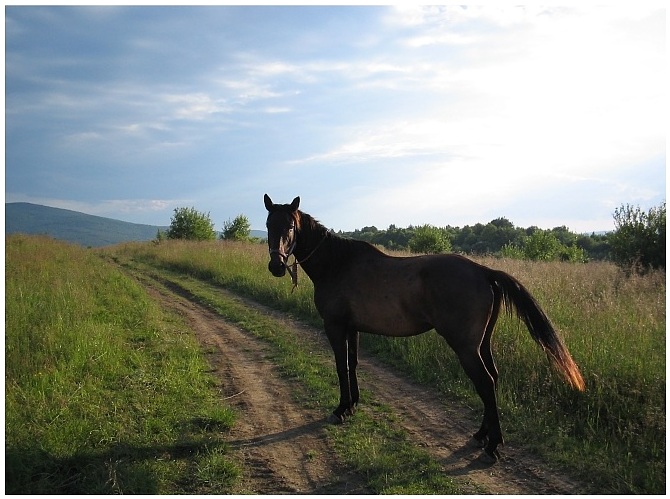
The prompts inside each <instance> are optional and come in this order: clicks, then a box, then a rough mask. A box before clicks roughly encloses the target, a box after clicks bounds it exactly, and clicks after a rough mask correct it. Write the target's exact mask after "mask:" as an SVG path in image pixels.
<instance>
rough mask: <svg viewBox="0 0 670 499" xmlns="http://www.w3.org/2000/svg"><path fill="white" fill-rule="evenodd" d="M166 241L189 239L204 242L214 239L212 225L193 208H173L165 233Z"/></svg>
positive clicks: (214, 233) (214, 234)
mask: <svg viewBox="0 0 670 499" xmlns="http://www.w3.org/2000/svg"><path fill="white" fill-rule="evenodd" d="M167 237H168V239H190V240H195V241H206V240H211V239H216V232H214V223H213V222H212V220H211V219H210V218H209V213H207V214H206V215H205V214H204V213H200V212H199V211H197V210H196V209H195V208H175V210H174V215H173V216H172V221H171V222H170V227H169V228H168V231H167Z"/></svg>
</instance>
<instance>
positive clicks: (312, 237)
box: [296, 210, 384, 254]
mask: <svg viewBox="0 0 670 499" xmlns="http://www.w3.org/2000/svg"><path fill="white" fill-rule="evenodd" d="M297 214H298V216H297V218H298V220H296V227H297V228H298V230H299V231H300V232H301V234H302V235H303V236H304V237H305V238H306V239H307V240H308V241H310V242H311V243H312V244H318V243H319V242H320V241H321V240H323V239H324V238H325V239H326V240H328V241H330V242H331V244H330V246H333V249H337V251H338V252H340V253H346V252H348V250H353V249H359V251H363V250H364V249H365V248H369V249H371V250H373V251H375V252H377V253H381V254H384V253H383V252H381V251H379V250H378V249H377V248H376V247H374V246H373V245H372V244H370V243H368V242H366V241H359V240H357V239H350V238H348V237H343V236H340V235H338V234H336V233H335V232H333V231H332V230H330V229H328V228H326V227H325V226H324V225H323V224H322V223H321V222H319V221H318V220H317V219H315V218H314V217H313V216H311V215H309V214H308V213H305V212H303V211H300V210H298V212H297Z"/></svg>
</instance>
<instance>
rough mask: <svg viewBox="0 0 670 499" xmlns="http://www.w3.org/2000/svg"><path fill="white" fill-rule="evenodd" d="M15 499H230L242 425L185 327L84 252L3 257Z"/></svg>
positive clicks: (51, 244)
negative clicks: (90, 497)
mask: <svg viewBox="0 0 670 499" xmlns="http://www.w3.org/2000/svg"><path fill="white" fill-rule="evenodd" d="M5 307H6V308H5V486H6V492H7V493H10V494H45V493H48V494H54V493H56V494H111V493H141V494H157V493H161V494H163V493H170V494H177V493H226V492H227V491H229V490H230V486H231V484H232V483H234V481H235V479H236V477H237V475H238V473H239V470H238V469H237V466H236V465H235V463H234V462H233V461H232V460H231V459H229V457H228V455H227V450H226V445H225V435H226V434H227V430H228V429H229V428H230V427H231V425H232V424H233V420H234V415H233V413H232V412H231V411H230V410H229V409H227V408H226V407H224V406H222V405H221V402H220V401H219V400H218V398H217V391H216V389H215V386H214V384H213V380H212V379H211V378H210V377H209V375H207V374H205V373H206V371H207V366H206V365H205V363H204V360H203V357H202V355H201V352H200V349H199V347H198V345H197V344H196V343H195V340H194V338H193V336H192V335H191V334H189V333H188V332H187V331H186V330H185V327H184V324H183V323H182V322H181V320H180V319H178V318H176V317H175V316H170V315H166V314H165V313H164V312H163V311H162V310H160V309H158V308H157V306H156V305H154V304H153V302H152V301H151V300H149V298H148V297H147V295H146V294H145V292H144V291H143V290H142V288H140V287H139V286H138V285H137V284H136V283H134V282H133V281H132V280H131V279H129V278H128V277H126V276H125V275H124V274H123V273H121V272H120V271H119V270H118V269H117V268H116V267H114V266H112V265H109V264H107V263H105V262H104V261H103V260H102V259H101V258H100V257H99V256H98V255H96V254H94V253H92V252H91V251H87V250H84V249H82V248H80V247H78V246H74V245H69V244H66V243H59V242H56V241H53V240H50V239H47V238H42V237H27V236H19V235H17V236H9V237H8V238H7V240H6V246H5Z"/></svg>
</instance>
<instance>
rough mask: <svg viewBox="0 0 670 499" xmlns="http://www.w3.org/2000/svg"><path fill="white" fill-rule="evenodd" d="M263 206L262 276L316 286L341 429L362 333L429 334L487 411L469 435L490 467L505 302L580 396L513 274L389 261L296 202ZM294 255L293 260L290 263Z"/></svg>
mask: <svg viewBox="0 0 670 499" xmlns="http://www.w3.org/2000/svg"><path fill="white" fill-rule="evenodd" d="M264 203H265V207H266V209H267V211H268V217H267V223H266V226H267V231H268V249H269V253H270V261H269V263H268V270H269V271H270V272H271V273H272V275H274V276H275V277H284V276H285V275H286V272H287V271H288V272H289V274H290V275H291V277H292V279H293V283H294V286H295V285H297V266H298V265H300V266H301V267H302V268H303V270H304V271H305V273H306V274H307V275H308V276H309V278H310V279H311V280H312V282H313V284H314V304H315V305H316V309H317V310H318V312H319V314H320V315H321V317H322V319H323V325H324V330H325V333H326V336H327V337H328V340H329V342H330V345H331V347H332V349H333V353H334V354H335V366H336V369H337V377H338V380H339V388H340V401H339V405H338V406H337V408H336V409H335V410H334V411H333V413H332V414H331V415H330V416H329V418H328V421H329V422H330V423H342V422H344V420H345V418H346V417H348V416H350V415H352V414H353V413H354V411H355V409H356V406H357V405H358V402H359V387H358V379H357V376H356V367H357V365H358V349H359V332H365V333H371V334H377V335H383V336H393V337H407V336H414V335H418V334H421V333H424V332H427V331H430V330H432V329H434V330H435V331H436V332H437V333H438V334H439V335H440V336H442V337H443V338H444V339H445V340H446V342H447V344H448V345H449V346H450V347H451V348H452V349H453V351H454V352H455V353H456V355H457V357H458V360H459V361H460V364H461V366H462V367H463V370H464V371H465V373H466V374H467V375H468V377H469V378H470V380H472V383H473V384H474V386H475V389H476V391H477V394H478V395H479V397H480V398H481V400H482V402H483V404H484V417H483V420H482V424H481V427H480V428H479V430H478V431H477V432H476V433H474V435H473V436H472V437H473V439H474V442H475V443H476V444H477V445H478V446H479V447H483V448H484V450H483V452H482V454H481V456H480V459H482V460H483V461H485V462H487V463H495V462H496V461H497V460H498V459H499V458H500V452H499V451H498V446H499V445H504V439H503V436H502V430H501V428H500V419H499V415H498V406H497V402H496V390H497V382H498V369H497V368H496V364H495V362H494V360H493V355H492V353H491V335H492V334H493V328H494V326H495V323H496V320H497V318H498V314H499V312H500V309H501V306H502V305H503V304H504V305H505V308H506V309H507V310H508V311H510V313H511V311H512V310H513V309H514V310H516V313H517V316H518V317H519V318H520V320H521V321H523V322H524V323H525V325H526V326H527V328H528V331H529V332H530V334H531V336H532V338H533V339H534V340H535V342H537V344H538V345H539V346H540V347H541V348H542V349H543V350H544V351H545V352H546V354H547V357H548V359H549V360H550V362H551V363H552V364H553V365H554V366H555V367H556V368H557V370H558V371H559V372H560V373H561V374H562V375H563V376H564V378H565V380H566V381H567V383H569V384H570V385H571V386H572V387H573V388H575V389H576V390H579V391H584V389H585V384H584V379H583V378H582V375H581V373H580V371H579V368H578V366H577V365H576V364H575V362H574V360H573V359H572V357H571V355H570V352H569V351H568V349H567V348H566V347H565V345H564V343H563V341H562V340H561V338H560V337H559V336H558V334H557V333H556V331H555V330H554V328H553V327H552V325H551V323H550V322H549V319H548V318H547V316H546V315H545V313H544V312H543V311H542V309H541V308H540V306H539V304H538V303H537V302H536V301H535V299H534V298H533V296H531V294H530V293H529V292H528V290H527V289H526V288H525V287H524V286H523V285H522V284H521V283H520V282H519V281H518V280H517V279H515V278H514V277H512V276H511V275H509V274H507V273H505V272H503V271H500V270H495V269H492V268H489V267H486V266H484V265H480V264H478V263H476V262H473V261H472V260H469V259H468V258H465V257H463V256H460V255H455V254H439V255H421V256H411V257H394V256H391V255H387V254H385V253H383V252H382V251H380V250H378V249H377V248H375V247H374V246H372V245H371V244H369V243H367V242H364V241H357V240H353V239H347V238H344V237H340V236H338V235H336V234H334V233H333V232H332V231H329V230H328V229H327V228H326V227H324V226H323V225H322V224H321V223H319V222H318V221H317V220H315V219H314V218H313V217H312V216H310V215H308V214H307V213H304V212H302V211H300V210H299V209H298V208H299V206H300V197H296V198H295V199H294V200H293V201H292V202H291V203H290V204H274V203H273V202H272V200H271V199H270V197H269V196H268V195H267V194H265V196H264ZM291 255H293V256H294V259H295V262H294V263H293V264H291V265H289V264H288V259H289V256H291Z"/></svg>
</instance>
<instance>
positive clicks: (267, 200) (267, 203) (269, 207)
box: [263, 194, 274, 211]
mask: <svg viewBox="0 0 670 499" xmlns="http://www.w3.org/2000/svg"><path fill="white" fill-rule="evenodd" d="M263 201H265V208H267V210H268V211H272V207H273V206H274V204H273V203H272V199H270V196H268V195H267V194H266V195H265V197H264V198H263Z"/></svg>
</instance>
